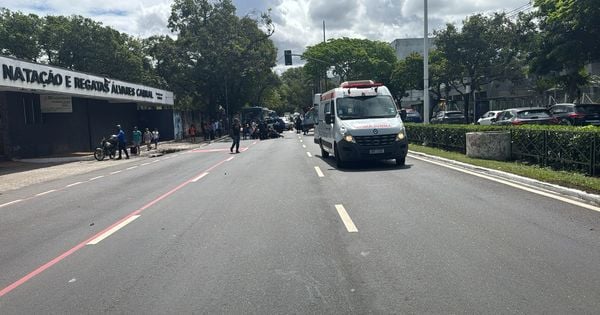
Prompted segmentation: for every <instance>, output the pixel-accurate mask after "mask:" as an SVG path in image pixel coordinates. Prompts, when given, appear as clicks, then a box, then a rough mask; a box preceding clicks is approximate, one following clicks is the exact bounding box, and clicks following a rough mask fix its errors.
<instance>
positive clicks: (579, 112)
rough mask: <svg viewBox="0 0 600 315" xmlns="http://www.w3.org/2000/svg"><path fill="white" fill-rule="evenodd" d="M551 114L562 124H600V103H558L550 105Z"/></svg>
mask: <svg viewBox="0 0 600 315" xmlns="http://www.w3.org/2000/svg"><path fill="white" fill-rule="evenodd" d="M550 114H552V116H554V117H556V119H558V123H559V124H561V125H573V126H584V125H596V126H597V125H600V104H573V103H563V104H556V105H552V106H551V107H550Z"/></svg>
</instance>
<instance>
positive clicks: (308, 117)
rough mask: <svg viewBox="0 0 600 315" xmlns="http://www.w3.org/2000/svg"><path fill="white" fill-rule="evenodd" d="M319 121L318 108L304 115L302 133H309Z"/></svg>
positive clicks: (313, 108)
mask: <svg viewBox="0 0 600 315" xmlns="http://www.w3.org/2000/svg"><path fill="white" fill-rule="evenodd" d="M318 119H319V113H318V112H317V107H312V108H311V109H310V110H309V111H308V112H306V113H305V114H304V118H303V119H302V131H303V132H304V133H307V132H308V131H309V130H310V129H313V128H314V127H315V123H316V122H317V120H318Z"/></svg>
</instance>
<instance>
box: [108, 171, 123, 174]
mask: <svg viewBox="0 0 600 315" xmlns="http://www.w3.org/2000/svg"><path fill="white" fill-rule="evenodd" d="M121 172H122V171H114V172H110V175H115V174H119V173H121Z"/></svg>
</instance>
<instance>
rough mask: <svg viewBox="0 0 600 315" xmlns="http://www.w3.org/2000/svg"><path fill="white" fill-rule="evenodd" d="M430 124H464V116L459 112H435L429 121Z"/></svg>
mask: <svg viewBox="0 0 600 315" xmlns="http://www.w3.org/2000/svg"><path fill="white" fill-rule="evenodd" d="M430 122H431V123H432V124H464V123H465V122H466V119H465V115H464V114H463V112H461V111H457V110H456V111H455V110H449V111H439V112H437V113H436V114H435V115H434V116H433V118H431V121H430Z"/></svg>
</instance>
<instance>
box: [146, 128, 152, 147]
mask: <svg viewBox="0 0 600 315" xmlns="http://www.w3.org/2000/svg"><path fill="white" fill-rule="evenodd" d="M144 143H145V144H146V148H147V149H148V151H150V147H151V143H152V132H150V129H148V128H146V131H144Z"/></svg>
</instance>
